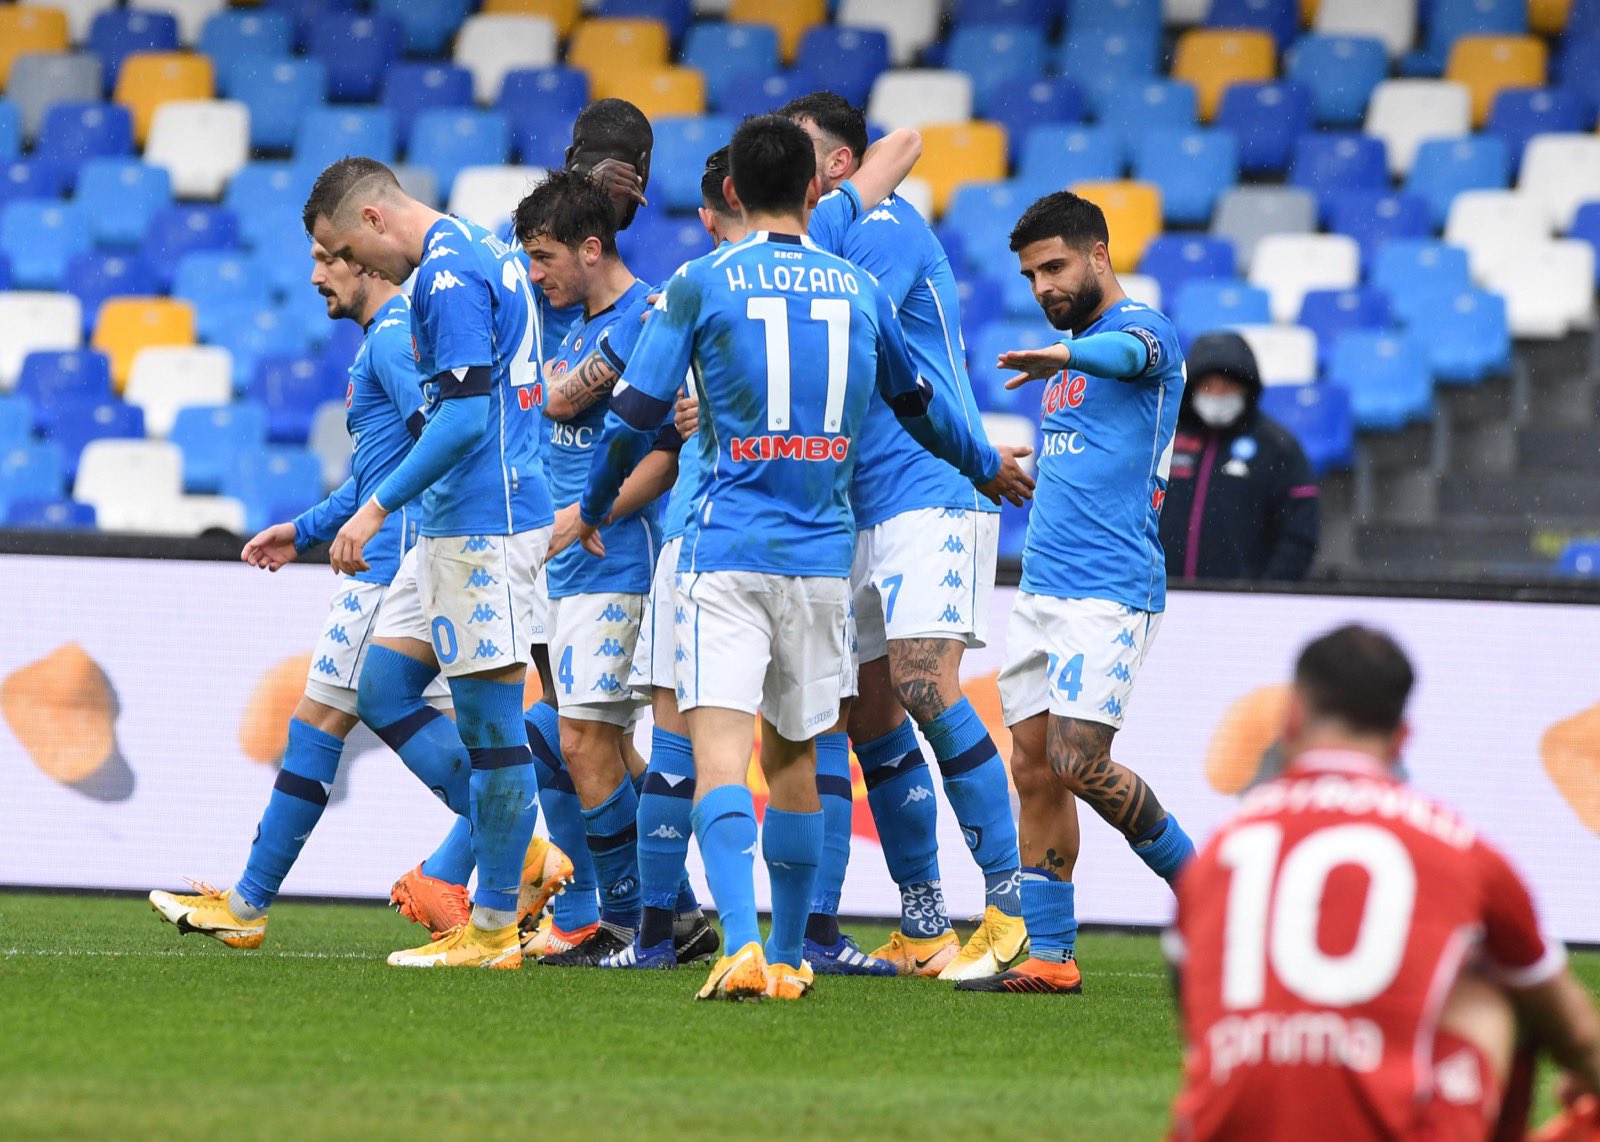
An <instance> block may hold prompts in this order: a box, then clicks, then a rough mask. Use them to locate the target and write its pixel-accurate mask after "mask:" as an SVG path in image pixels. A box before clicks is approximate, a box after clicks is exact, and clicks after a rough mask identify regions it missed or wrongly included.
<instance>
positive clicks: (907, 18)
mask: <svg viewBox="0 0 1600 1142" xmlns="http://www.w3.org/2000/svg"><path fill="white" fill-rule="evenodd" d="M740 4H741V0H735V2H734V8H733V11H736V10H738V8H739V7H740ZM795 6H796V7H799V8H801V9H804V8H806V7H813V8H814V9H816V10H820V9H821V7H822V4H821V0H813V3H812V4H809V5H808V4H798V5H795ZM941 7H942V5H941V3H940V0H840V3H839V10H838V22H839V23H840V24H843V25H846V26H848V27H857V28H861V27H865V28H878V29H880V30H881V31H883V32H884V33H885V34H886V35H887V36H888V37H889V56H890V58H891V59H892V60H893V61H894V63H895V66H897V67H904V66H905V65H907V64H909V63H911V62H912V61H913V60H914V59H916V57H917V55H918V54H919V53H920V52H921V51H922V50H923V49H924V48H926V47H928V46H929V45H930V44H932V43H933V41H934V40H935V39H936V38H937V37H938V35H939V18H940V16H941V14H942V13H941V11H940V9H941ZM730 14H731V11H730ZM817 15H818V16H819V17H820V15H821V13H820V11H818V12H817ZM792 52H793V49H792V48H788V47H786V48H785V51H784V56H785V58H788V57H789V56H790V55H791V54H792Z"/></svg>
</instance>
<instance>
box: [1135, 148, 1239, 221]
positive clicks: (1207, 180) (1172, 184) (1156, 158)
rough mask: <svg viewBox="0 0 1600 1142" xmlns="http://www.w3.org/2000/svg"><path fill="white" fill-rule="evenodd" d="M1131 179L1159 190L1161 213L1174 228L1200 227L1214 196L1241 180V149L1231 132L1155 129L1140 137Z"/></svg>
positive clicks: (1214, 202)
mask: <svg viewBox="0 0 1600 1142" xmlns="http://www.w3.org/2000/svg"><path fill="white" fill-rule="evenodd" d="M1133 176H1134V178H1136V179H1141V180H1143V181H1145V182H1152V183H1155V184H1156V186H1158V187H1160V188H1161V212H1162V215H1163V217H1164V218H1165V220H1166V221H1167V222H1168V223H1170V224H1175V225H1178V226H1203V225H1205V224H1206V223H1207V222H1209V221H1210V220H1211V209H1212V207H1214V206H1215V205H1216V203H1217V197H1218V196H1219V195H1221V194H1222V192H1223V191H1225V190H1227V189H1228V188H1229V187H1231V186H1232V185H1233V184H1234V183H1236V182H1238V181H1239V144H1238V142H1237V141H1236V140H1235V138H1234V135H1233V132H1232V131H1223V130H1219V129H1216V128H1211V129H1206V128H1203V127H1191V128H1182V127H1178V128H1172V127H1166V128H1158V129H1156V130H1151V131H1143V132H1140V133H1139V135H1138V137H1137V139H1136V141H1135V144H1134V154H1133Z"/></svg>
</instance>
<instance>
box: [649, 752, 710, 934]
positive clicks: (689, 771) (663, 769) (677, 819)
mask: <svg viewBox="0 0 1600 1142" xmlns="http://www.w3.org/2000/svg"><path fill="white" fill-rule="evenodd" d="M693 808H694V749H693V747H692V746H691V745H690V744H689V739H688V738H686V737H684V736H683V735H682V734H674V733H669V732H668V731H666V730H664V729H662V728H661V727H660V726H656V727H655V728H654V729H652V730H651V732H650V766H649V768H648V769H646V770H645V774H644V791H643V792H642V793H641V794H640V795H639V887H640V896H641V899H642V900H643V903H644V918H643V921H642V928H641V932H640V942H641V943H642V944H643V945H644V946H645V947H647V948H649V947H654V946H655V945H656V944H659V943H660V942H661V941H662V940H666V939H670V938H671V937H672V919H673V914H674V913H675V912H689V911H693V910H694V909H696V908H698V907H699V901H697V900H695V898H694V892H693V890H692V889H688V888H687V881H686V879H685V877H684V873H683V866H684V862H685V860H686V859H687V857H688V854H689V835H690V833H692V832H693V831H694V826H693V824H692V823H691V821H690V816H691V814H692V811H693ZM686 890H687V892H688V907H687V908H685V907H684V906H683V905H684V893H685V891H686Z"/></svg>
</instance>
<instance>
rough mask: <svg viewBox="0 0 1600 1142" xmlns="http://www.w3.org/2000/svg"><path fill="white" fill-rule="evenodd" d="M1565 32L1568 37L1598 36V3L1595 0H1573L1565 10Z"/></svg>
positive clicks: (1599, 20)
mask: <svg viewBox="0 0 1600 1142" xmlns="http://www.w3.org/2000/svg"><path fill="white" fill-rule="evenodd" d="M1565 34H1566V36H1567V38H1568V39H1582V38H1587V37H1589V36H1600V3H1597V2H1596V0H1573V3H1572V6H1571V7H1570V8H1569V9H1568V10H1567V26H1566V29H1565Z"/></svg>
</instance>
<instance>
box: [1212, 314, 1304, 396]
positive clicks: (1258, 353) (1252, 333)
mask: <svg viewBox="0 0 1600 1142" xmlns="http://www.w3.org/2000/svg"><path fill="white" fill-rule="evenodd" d="M1233 328H1234V332H1236V333H1238V334H1239V336H1241V337H1243V338H1244V339H1245V343H1246V344H1248V345H1249V346H1250V352H1251V353H1253V354H1255V358H1256V369H1257V370H1258V371H1259V372H1260V374H1261V383H1262V384H1263V385H1309V384H1311V383H1312V382H1313V381H1315V380H1316V379H1317V335H1316V334H1315V333H1313V332H1312V331H1311V330H1309V329H1307V328H1306V327H1305V326H1304V325H1235V326H1234V327H1233Z"/></svg>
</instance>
